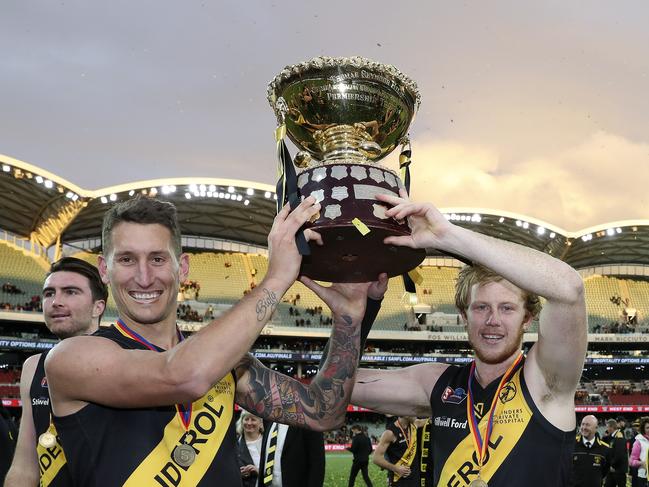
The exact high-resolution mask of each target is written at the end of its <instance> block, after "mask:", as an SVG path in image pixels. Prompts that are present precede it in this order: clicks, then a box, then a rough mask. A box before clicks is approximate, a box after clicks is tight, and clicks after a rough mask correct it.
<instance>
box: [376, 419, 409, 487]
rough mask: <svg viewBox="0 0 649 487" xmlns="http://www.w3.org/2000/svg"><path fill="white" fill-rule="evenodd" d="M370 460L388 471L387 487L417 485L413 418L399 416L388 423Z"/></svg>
mask: <svg viewBox="0 0 649 487" xmlns="http://www.w3.org/2000/svg"><path fill="white" fill-rule="evenodd" d="M372 461H373V462H374V463H375V464H376V465H378V466H379V467H381V468H383V469H385V470H387V471H388V486H389V487H419V463H418V462H417V426H416V425H415V418H412V417H410V416H399V417H398V418H397V419H396V421H394V422H392V423H390V424H388V426H387V427H386V429H385V431H384V432H383V434H382V435H381V438H380V439H379V444H378V445H377V446H376V450H374V453H373V454H372Z"/></svg>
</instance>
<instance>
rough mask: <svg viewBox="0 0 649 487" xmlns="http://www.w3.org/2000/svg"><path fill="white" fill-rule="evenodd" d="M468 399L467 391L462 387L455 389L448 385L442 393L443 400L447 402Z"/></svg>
mask: <svg viewBox="0 0 649 487" xmlns="http://www.w3.org/2000/svg"><path fill="white" fill-rule="evenodd" d="M465 399H466V391H465V390H464V389H462V388H461V387H458V388H457V389H453V388H451V387H448V386H447V387H446V389H444V392H443V393H442V402H443V403H446V404H461V403H462V401H464V400H465Z"/></svg>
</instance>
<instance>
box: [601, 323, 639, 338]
mask: <svg viewBox="0 0 649 487" xmlns="http://www.w3.org/2000/svg"><path fill="white" fill-rule="evenodd" d="M593 333H619V334H623V335H624V334H628V333H649V330H648V329H647V328H639V329H638V328H636V327H635V326H633V324H632V323H629V322H624V323H618V322H617V321H611V322H610V323H606V324H605V325H603V326H602V325H599V324H597V325H595V326H593Z"/></svg>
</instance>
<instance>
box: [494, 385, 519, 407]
mask: <svg viewBox="0 0 649 487" xmlns="http://www.w3.org/2000/svg"><path fill="white" fill-rule="evenodd" d="M516 392H517V391H516V384H514V383H513V382H511V381H510V382H508V383H507V384H505V385H504V386H503V388H502V390H501V391H500V395H499V396H498V399H500V402H501V403H502V404H505V403H506V402H509V401H511V400H512V399H514V398H515V397H516Z"/></svg>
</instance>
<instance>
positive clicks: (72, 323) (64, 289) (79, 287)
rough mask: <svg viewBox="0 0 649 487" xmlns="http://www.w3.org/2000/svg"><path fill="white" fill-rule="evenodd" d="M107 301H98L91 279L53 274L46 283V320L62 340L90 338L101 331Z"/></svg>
mask: <svg viewBox="0 0 649 487" xmlns="http://www.w3.org/2000/svg"><path fill="white" fill-rule="evenodd" d="M105 306H106V303H105V302H104V301H103V300H97V301H94V300H93V297H92V291H91V290H90V282H89V281H88V278H87V277H85V276H82V275H81V274H77V273H76V272H68V271H58V272H53V273H52V274H50V275H49V276H47V279H45V283H44V284H43V317H44V319H45V324H46V325H47V328H48V329H49V330H50V331H51V332H52V333H54V334H55V335H56V336H57V337H59V338H60V339H64V338H68V337H72V336H78V335H86V334H89V333H92V332H94V331H95V330H96V329H97V321H98V318H99V316H101V314H102V313H103V311H104V307H105Z"/></svg>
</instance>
